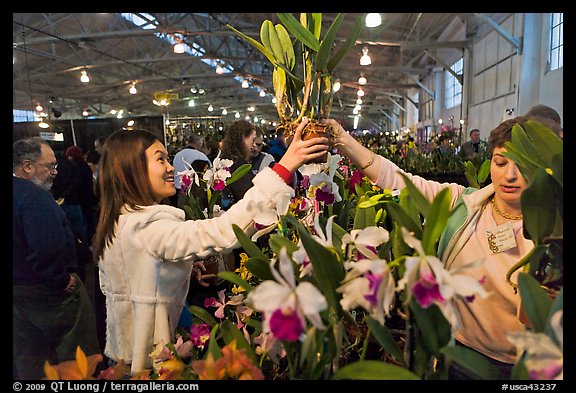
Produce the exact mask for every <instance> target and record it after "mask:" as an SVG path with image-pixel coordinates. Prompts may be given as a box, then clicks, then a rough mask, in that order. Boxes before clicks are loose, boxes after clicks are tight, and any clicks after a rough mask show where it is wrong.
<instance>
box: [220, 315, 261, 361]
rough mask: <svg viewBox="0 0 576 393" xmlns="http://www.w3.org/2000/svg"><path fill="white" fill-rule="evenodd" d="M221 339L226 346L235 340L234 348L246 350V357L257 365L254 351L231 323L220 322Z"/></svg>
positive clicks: (227, 321)
mask: <svg viewBox="0 0 576 393" xmlns="http://www.w3.org/2000/svg"><path fill="white" fill-rule="evenodd" d="M221 329H222V337H223V338H224V342H225V343H226V344H230V343H231V342H232V341H233V340H236V348H237V349H239V350H240V349H244V350H246V355H247V356H248V357H249V358H250V360H252V363H254V364H258V360H257V359H256V354H255V353H254V349H253V348H252V347H251V346H250V343H249V342H248V341H246V337H244V334H243V333H242V331H241V330H240V329H238V327H237V326H236V325H235V324H234V323H232V321H230V320H228V319H225V320H223V321H222V328H221Z"/></svg>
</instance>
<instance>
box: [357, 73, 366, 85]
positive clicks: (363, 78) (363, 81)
mask: <svg viewBox="0 0 576 393" xmlns="http://www.w3.org/2000/svg"><path fill="white" fill-rule="evenodd" d="M367 82H368V80H367V79H366V77H365V76H364V75H360V78H358V83H359V84H361V85H365V84H366V83H367Z"/></svg>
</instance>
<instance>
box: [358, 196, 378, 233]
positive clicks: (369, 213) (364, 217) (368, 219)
mask: <svg viewBox="0 0 576 393" xmlns="http://www.w3.org/2000/svg"><path fill="white" fill-rule="evenodd" d="M370 200H372V198H370V199H368V197H367V196H366V194H364V195H362V196H361V197H360V198H359V199H358V205H357V208H356V212H355V214H354V227H353V229H364V228H366V227H369V226H374V218H375V216H376V210H375V209H374V207H372V206H370V203H369V201H370ZM361 205H363V206H366V207H365V208H364V207H362V208H361V207H360V206H361Z"/></svg>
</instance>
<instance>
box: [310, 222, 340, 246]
mask: <svg viewBox="0 0 576 393" xmlns="http://www.w3.org/2000/svg"><path fill="white" fill-rule="evenodd" d="M334 217H336V215H332V216H330V217H328V220H327V221H326V228H325V231H326V234H324V232H323V231H322V227H321V226H320V215H315V216H314V230H315V231H316V235H312V239H314V240H316V241H317V242H318V243H320V244H321V245H323V246H324V247H334V244H333V243H332V222H333V221H334Z"/></svg>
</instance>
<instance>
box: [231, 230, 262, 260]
mask: <svg viewBox="0 0 576 393" xmlns="http://www.w3.org/2000/svg"><path fill="white" fill-rule="evenodd" d="M232 229H233V230H234V233H235V234H236V238H237V239H238V241H239V242H240V245H241V246H242V248H243V249H244V251H246V254H248V256H250V257H252V258H258V259H263V260H265V261H267V260H268V256H267V255H266V254H264V253H263V252H262V250H260V248H259V247H258V246H257V245H256V244H254V242H253V241H252V240H250V238H249V237H248V236H247V235H246V234H245V233H244V231H243V230H242V229H240V227H239V226H238V225H236V224H232Z"/></svg>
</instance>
